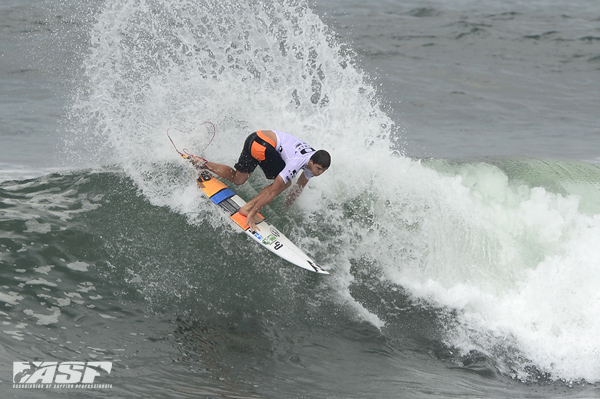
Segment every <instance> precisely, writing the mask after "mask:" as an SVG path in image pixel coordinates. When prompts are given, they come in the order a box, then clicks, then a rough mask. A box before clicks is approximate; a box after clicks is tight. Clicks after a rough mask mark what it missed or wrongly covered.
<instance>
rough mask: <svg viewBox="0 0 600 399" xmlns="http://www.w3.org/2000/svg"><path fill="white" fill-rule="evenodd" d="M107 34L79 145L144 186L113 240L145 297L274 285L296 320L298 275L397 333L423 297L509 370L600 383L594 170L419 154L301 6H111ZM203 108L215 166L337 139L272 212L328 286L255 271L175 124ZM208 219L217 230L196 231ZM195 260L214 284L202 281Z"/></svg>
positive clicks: (98, 28) (256, 179)
mask: <svg viewBox="0 0 600 399" xmlns="http://www.w3.org/2000/svg"><path fill="white" fill-rule="evenodd" d="M90 38H91V43H92V46H91V48H90V49H89V53H88V55H87V57H86V59H85V62H84V76H83V83H82V86H81V88H80V90H79V92H78V94H77V95H76V96H75V98H74V100H73V107H72V114H71V120H72V123H73V129H72V130H73V133H72V134H71V135H70V136H68V137H67V141H68V142H69V143H70V144H71V148H79V147H81V146H85V147H86V148H92V149H93V150H92V155H93V156H95V157H96V159H97V160H99V161H100V160H101V161H104V162H108V163H116V164H118V165H119V169H120V170H122V171H123V173H124V175H125V179H126V181H128V182H130V183H131V187H129V186H128V185H127V186H125V187H124V186H121V185H120V184H121V183H119V184H116V183H114V182H113V183H111V184H110V185H109V188H111V187H112V186H113V185H116V186H117V187H119V190H116V191H120V189H121V188H124V189H125V191H126V192H128V193H129V194H128V195H127V196H125V197H123V196H122V195H123V194H122V193H120V192H117V193H115V195H116V196H117V198H121V204H122V205H123V206H124V208H118V207H117V208H115V207H114V203H111V202H108V201H107V202H106V204H103V205H102V207H103V208H106V209H107V210H106V212H108V209H110V212H116V213H119V212H121V213H122V212H123V210H124V209H125V210H127V212H126V214H127V216H126V217H124V218H119V220H118V221H113V225H111V226H110V229H109V231H110V234H108V232H107V233H105V235H103V237H106V236H115V237H120V238H121V239H123V240H125V244H122V243H121V242H120V241H119V242H117V241H116V240H114V239H111V240H110V247H111V250H110V251H106V256H107V259H109V260H108V261H106V262H107V264H111V265H114V264H116V263H125V264H128V265H131V266H128V267H125V268H118V269H117V270H118V272H117V271H115V273H121V274H122V277H123V278H122V280H124V281H128V282H129V284H131V283H133V284H135V283H136V282H140V284H141V285H142V286H141V287H138V289H139V291H140V292H142V293H143V295H144V297H145V298H146V300H148V301H150V302H155V303H156V302H158V303H161V304H163V306H168V305H167V304H169V305H173V304H177V306H179V305H181V303H182V302H181V301H183V303H184V305H183V307H184V308H185V307H187V306H191V303H194V304H197V303H198V302H197V301H201V302H202V305H203V308H206V309H215V308H216V309H219V311H220V312H224V313H227V312H228V311H229V310H228V309H229V306H230V305H231V301H234V302H235V306H239V307H242V308H245V307H247V306H250V305H248V304H247V302H245V301H244V300H243V298H245V297H247V296H250V295H253V294H254V293H255V292H257V291H260V292H261V293H264V295H265V297H264V300H265V304H263V306H265V308H262V310H261V311H264V312H269V311H273V312H276V313H277V314H278V315H280V316H281V315H282V314H284V313H285V312H283V311H282V310H281V309H286V306H287V309H292V308H293V307H294V304H293V302H294V301H293V299H292V298H294V296H295V294H296V293H295V292H294V288H297V289H298V287H299V286H300V287H301V289H300V292H302V297H303V298H304V299H305V300H306V302H307V303H309V304H312V306H318V301H316V300H314V299H311V297H312V295H315V294H316V293H317V292H318V289H319V288H320V289H323V290H324V291H326V292H328V293H333V294H332V297H333V298H335V300H334V303H335V304H337V306H341V307H346V306H348V307H349V309H351V310H352V312H353V313H354V317H357V318H359V319H362V320H366V321H368V322H370V323H371V324H373V325H374V326H376V327H377V328H380V329H381V331H383V332H384V333H387V334H395V333H397V334H401V333H407V332H406V330H404V329H399V328H398V324H400V323H401V320H400V319H399V318H398V317H397V315H398V314H404V313H403V312H402V311H401V309H403V308H404V307H405V306H409V307H410V306H413V305H407V303H413V304H424V306H426V307H427V308H428V309H433V310H432V312H433V316H434V317H435V318H436V320H439V321H440V323H439V325H437V327H436V328H434V330H436V331H438V332H436V333H432V334H433V336H435V337H436V338H435V339H439V341H440V342H443V343H444V344H445V345H447V346H448V347H452V348H458V349H459V350H460V352H461V353H462V354H465V355H466V354H468V353H470V352H471V351H476V352H478V353H482V354H484V355H485V356H487V357H488V358H489V359H491V361H492V363H493V364H494V367H496V368H498V369H499V370H501V371H502V372H503V373H506V374H508V375H511V376H514V377H516V378H521V379H524V380H528V379H534V378H537V377H536V376H537V375H538V374H536V373H537V371H539V372H541V373H543V374H544V375H547V376H548V377H549V378H551V379H566V380H578V379H585V380H587V381H589V382H597V381H600V374H599V371H598V370H600V367H599V365H598V360H597V359H598V356H597V354H598V346H597V345H598V344H597V341H596V338H595V337H597V336H598V333H599V330H600V325H599V324H598V322H597V321H596V320H595V316H594V315H597V314H598V310H599V309H598V308H599V307H600V301H599V300H598V299H594V298H597V296H596V295H595V294H594V292H595V291H594V287H595V286H597V285H598V282H599V281H598V278H599V276H598V274H597V272H596V270H598V268H597V261H596V260H595V259H598V254H597V250H596V249H595V248H596V246H595V242H597V241H598V239H599V238H600V237H599V235H600V221H599V217H598V205H597V204H598V201H597V200H598V185H597V182H598V176H599V172H598V167H597V166H594V165H589V164H583V163H569V162H559V161H548V160H535V159H524V160H509V159H490V160H479V161H473V160H464V161H453V162H451V161H445V160H423V161H420V160H414V159H410V158H408V157H406V156H403V155H402V154H401V151H399V152H400V153H398V151H397V150H399V149H400V150H401V147H402V146H401V143H402V139H401V129H400V128H399V127H397V126H396V125H395V124H394V122H393V121H392V120H391V119H390V118H389V117H388V116H387V115H386V113H385V110H384V109H383V106H382V105H381V103H380V102H379V100H378V96H377V91H376V89H375V88H374V87H373V86H372V85H371V84H370V83H369V77H368V75H367V74H365V73H364V72H363V71H361V70H360V69H359V68H358V67H357V66H356V65H355V63H354V54H353V53H352V51H351V49H350V48H349V47H348V46H346V45H345V44H343V43H339V42H337V41H336V40H335V37H334V35H333V34H332V32H330V31H329V29H328V28H327V26H326V25H325V24H324V23H323V22H322V21H321V20H320V19H319V18H318V17H317V16H316V15H315V14H314V13H313V12H311V10H310V9H309V8H308V6H307V5H306V4H305V3H304V2H296V1H273V2H259V3H253V2H230V1H225V2H213V1H200V2H192V1H189V0H171V1H166V2H162V1H161V2H158V1H142V2H140V1H134V0H126V1H107V2H106V3H105V5H104V8H103V9H102V10H101V11H100V12H99V13H98V14H97V16H96V23H95V25H94V27H93V29H92V32H91V33H90ZM204 120H210V121H212V122H213V123H214V124H215V125H216V126H217V136H216V139H215V141H214V143H213V144H211V145H210V147H208V148H207V149H206V151H205V153H204V156H206V157H207V158H209V159H211V160H217V161H221V162H224V163H233V162H234V160H235V158H236V157H237V155H238V152H239V149H240V148H241V144H242V143H243V140H244V138H245V136H246V135H247V134H248V133H250V132H251V131H255V130H257V129H262V128H277V129H282V130H286V131H288V132H290V133H294V134H296V135H298V136H300V137H302V138H304V139H305V140H306V141H307V142H309V143H311V144H312V145H313V146H318V147H321V148H325V149H328V150H329V151H330V153H331V154H332V157H333V162H332V167H331V169H330V170H329V171H328V172H327V174H325V175H323V176H322V177H320V178H319V179H314V180H316V181H314V183H313V181H311V185H310V187H309V188H308V189H307V190H305V192H304V193H303V195H302V197H301V198H300V199H299V200H298V202H297V206H296V207H295V208H294V209H292V211H291V212H290V213H285V212H284V211H283V209H284V206H283V204H282V203H281V201H275V202H274V203H273V204H272V205H271V206H270V208H269V210H267V211H266V214H267V217H269V218H270V219H271V220H272V221H273V222H274V223H275V224H276V225H278V226H284V228H283V227H282V228H283V230H284V232H285V233H286V234H287V235H289V236H290V237H293V239H294V240H295V241H296V242H297V243H298V244H299V246H300V247H302V248H305V249H307V248H308V249H310V251H309V252H310V253H311V254H312V255H313V256H314V257H316V258H317V259H318V260H319V261H320V262H321V263H322V264H324V265H325V267H326V268H328V269H331V270H332V271H334V275H333V276H331V278H330V279H328V280H310V283H307V282H297V281H296V282H295V283H290V281H291V280H294V279H295V278H297V277H295V276H296V275H295V274H294V275H290V273H291V272H289V271H283V270H285V269H277V270H281V271H278V272H277V273H276V275H273V272H272V269H273V268H275V267H276V266H275V265H276V264H277V263H276V262H277V261H276V260H273V259H270V260H268V261H265V265H263V267H262V268H261V269H255V268H251V269H249V268H248V266H247V264H246V260H244V259H242V258H240V255H239V254H240V253H248V251H251V252H250V253H251V255H252V257H258V256H261V257H262V256H263V255H258V253H256V252H253V251H254V249H249V248H248V247H247V242H246V241H245V240H244V239H242V238H241V237H235V236H234V235H232V234H231V232H228V231H227V230H226V229H222V228H221V227H222V226H224V225H223V222H222V219H221V218H220V216H219V215H218V214H217V213H215V212H214V211H212V210H211V209H210V208H207V207H206V205H204V204H203V202H202V200H201V198H200V197H199V196H198V195H197V189H196V187H195V184H194V182H193V178H192V176H191V174H192V172H191V170H190V169H189V166H188V165H186V164H185V163H184V161H183V160H180V159H178V158H177V156H176V154H175V153H174V152H173V149H172V147H171V144H170V142H169V141H168V139H167V137H166V135H165V132H166V131H167V129H168V128H170V127H177V128H181V129H182V130H184V128H186V127H188V126H190V124H191V123H197V122H202V121H204ZM178 140H180V142H182V145H185V146H187V147H188V148H189V149H190V151H192V152H194V150H196V151H197V150H199V149H201V148H203V147H204V144H206V143H205V138H204V135H203V134H202V132H196V134H189V135H185V134H182V135H180V137H179V138H178ZM393 150H396V151H393ZM100 176H101V177H102V179H103V178H105V177H106V176H105V175H100ZM264 184H265V180H264V179H262V177H260V176H253V178H252V179H251V181H250V182H249V183H248V184H246V185H245V186H244V187H242V188H240V189H238V192H239V193H240V194H241V195H242V196H244V197H251V196H253V195H254V194H255V193H257V192H258V190H260V188H261V187H262V186H264ZM112 190H114V188H113V189H112ZM132 192H139V193H140V195H141V199H140V198H138V197H137V196H135V195H132V194H131V193H132ZM123 198H127V200H126V201H125V203H123ZM123 219H124V220H123ZM111 220H112V219H111ZM131 220H135V223H133V222H131ZM103 228H107V226H104V227H103ZM156 231H161V232H164V233H165V234H166V235H165V236H161V235H157V234H156ZM199 231H206V232H208V233H207V234H205V235H203V237H202V239H199V240H192V239H190V238H189V237H190V236H194V237H195V236H197V235H199V233H198V232H199ZM161 237H162V238H161ZM165 240H166V241H168V244H169V245H167V244H166V243H165V242H163V241H165ZM184 243H185V245H184ZM207 259H210V262H207V263H205V261H206V260H207ZM198 263H200V264H201V265H202V273H203V274H204V275H205V277H206V278H208V279H209V281H211V285H210V286H208V285H206V283H205V282H204V280H201V279H199V278H196V277H193V276H194V275H195V274H196V273H197V269H196V268H197V266H194V267H193V266H191V265H196V264H198ZM134 265H135V266H134ZM165 265H168V267H169V273H165V272H164V268H165ZM223 265H227V273H223V271H222V269H223ZM107 267H109V266H107ZM109 268H110V267H109ZM128 269H129V270H130V271H131V273H130V272H129V271H127V270H128ZM124 270H125V271H124ZM127 273H130V275H129V276H127ZM279 273H283V275H284V279H285V281H286V283H290V284H292V285H291V286H287V285H286V284H284V283H283V282H282V281H281V276H280V275H277V274H279ZM292 276H294V277H292ZM232 279H237V281H242V280H243V281H244V284H241V283H238V284H233V285H232V284H231V280H232ZM214 287H217V288H218V290H217V289H215V288H214ZM274 287H275V289H276V290H277V291H278V294H280V295H278V296H277V299H276V298H275V297H274V296H273V295H272V294H271V293H270V292H271V291H272V290H273V289H274ZM200 288H202V290H201V289H200ZM217 291H218V292H217ZM198 292H203V293H205V294H203V295H202V296H198ZM282 293H283V295H281V294H282ZM316 295H317V296H318V295H319V294H316ZM321 295H324V294H321ZM404 295H406V297H405V296H404ZM182 298H184V299H185V298H187V299H186V300H184V299H182ZM192 298H193V299H192ZM232 298H239V301H238V300H235V299H232ZM281 298H284V300H283V301H282V300H281ZM188 300H189V301H191V302H187V301H188ZM269 300H272V301H274V302H276V303H278V305H280V306H281V307H280V308H278V310H275V309H274V308H273V307H272V305H267V303H270V302H268V301H269ZM407 301H408V302H407ZM411 301H412V302H411ZM223 304H227V308H226V309H224V308H223V307H222V306H223ZM231 306H233V305H231ZM252 306H255V305H252ZM332 306H333V305H332ZM419 306H420V305H419ZM438 310H439V311H440V312H441V313H439V314H438V313H437V311H438ZM248 311H251V310H250V309H248ZM254 311H256V309H254ZM290 313H291V314H292V315H297V313H294V312H290ZM328 315H329V316H330V317H335V316H334V315H335V311H332V312H331V313H329V314H328ZM444 315H445V316H444ZM281 317H283V316H281ZM290 322H291V321H290ZM434 324H435V323H434ZM395 331H396V332H395ZM399 331H402V332H399ZM557 348H560V349H557ZM532 368H533V369H535V370H537V371H536V372H532V371H531V370H532Z"/></svg>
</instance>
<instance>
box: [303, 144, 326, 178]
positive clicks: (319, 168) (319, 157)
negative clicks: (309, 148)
mask: <svg viewBox="0 0 600 399" xmlns="http://www.w3.org/2000/svg"><path fill="white" fill-rule="evenodd" d="M330 165H331V155H329V153H328V152H327V151H325V150H319V151H317V152H315V153H314V154H313V156H312V157H310V161H309V162H308V168H309V169H310V170H311V172H312V173H313V175H314V176H320V175H321V174H323V172H325V171H326V170H327V169H329V166H330Z"/></svg>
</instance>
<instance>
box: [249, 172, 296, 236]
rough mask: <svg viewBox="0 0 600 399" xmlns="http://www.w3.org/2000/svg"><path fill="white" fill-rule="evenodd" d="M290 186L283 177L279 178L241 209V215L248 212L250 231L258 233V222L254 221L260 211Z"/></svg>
mask: <svg viewBox="0 0 600 399" xmlns="http://www.w3.org/2000/svg"><path fill="white" fill-rule="evenodd" d="M289 186H290V183H289V182H288V183H287V184H286V183H284V182H283V179H282V178H281V176H277V177H276V178H275V181H274V182H273V183H272V184H269V185H268V186H267V187H265V188H263V190H262V191H261V192H260V193H259V194H258V195H257V196H256V197H254V198H253V199H252V200H251V201H250V202H248V203H247V204H246V205H244V206H243V207H242V209H240V213H241V214H242V215H243V214H245V213H246V212H247V214H246V216H247V217H248V225H249V226H250V229H251V230H253V231H256V230H257V228H256V221H255V220H254V218H255V216H256V214H257V213H258V211H260V210H261V209H262V208H263V207H265V206H267V205H269V204H270V203H271V201H273V199H275V197H277V196H278V195H279V194H281V193H282V192H283V191H284V190H285V189H286V188H288V187H289Z"/></svg>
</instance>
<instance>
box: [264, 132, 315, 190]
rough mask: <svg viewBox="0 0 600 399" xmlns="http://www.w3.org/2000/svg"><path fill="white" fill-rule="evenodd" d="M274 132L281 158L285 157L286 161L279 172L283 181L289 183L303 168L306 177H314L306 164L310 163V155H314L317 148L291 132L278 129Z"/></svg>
mask: <svg viewBox="0 0 600 399" xmlns="http://www.w3.org/2000/svg"><path fill="white" fill-rule="evenodd" d="M273 132H275V135H276V136H277V152H278V153H279V155H280V156H281V159H283V162H285V167H284V168H283V170H282V171H281V173H279V176H281V178H282V179H283V182H284V183H287V182H289V181H291V180H292V179H293V178H294V177H296V174H298V172H300V171H301V170H304V177H306V179H310V178H311V177H313V176H314V175H313V174H312V172H311V171H310V170H308V169H306V166H307V165H308V161H310V157H312V156H313V153H314V152H315V149H314V148H312V147H311V146H309V145H308V144H306V143H305V142H304V141H302V140H300V139H298V138H297V137H294V136H292V135H291V134H287V133H285V132H280V131H278V130H273Z"/></svg>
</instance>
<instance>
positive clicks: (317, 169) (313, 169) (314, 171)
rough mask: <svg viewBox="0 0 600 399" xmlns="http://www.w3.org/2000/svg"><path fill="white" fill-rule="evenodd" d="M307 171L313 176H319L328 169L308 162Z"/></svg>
mask: <svg viewBox="0 0 600 399" xmlns="http://www.w3.org/2000/svg"><path fill="white" fill-rule="evenodd" d="M308 169H310V171H311V172H312V174H313V176H315V177H316V176H321V175H322V174H323V172H325V171H326V170H327V169H329V168H325V167H323V166H321V165H319V164H318V163H314V162H313V161H312V160H311V161H309V162H308Z"/></svg>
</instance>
